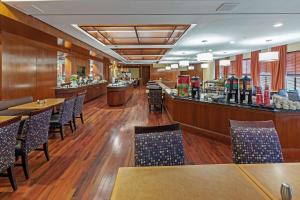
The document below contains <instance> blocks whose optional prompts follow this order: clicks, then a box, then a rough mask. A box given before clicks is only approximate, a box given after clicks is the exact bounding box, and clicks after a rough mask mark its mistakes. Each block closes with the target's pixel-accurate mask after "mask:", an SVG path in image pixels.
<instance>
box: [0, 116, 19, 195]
mask: <svg viewBox="0 0 300 200" xmlns="http://www.w3.org/2000/svg"><path fill="white" fill-rule="evenodd" d="M20 120H21V116H20V117H15V118H13V119H11V120H8V121H5V122H2V123H0V172H1V175H3V176H8V177H9V181H10V184H11V186H12V188H13V189H14V190H17V183H16V180H15V175H14V162H15V146H16V139H17V134H18V130H19V125H20ZM3 170H7V174H2V171H3Z"/></svg>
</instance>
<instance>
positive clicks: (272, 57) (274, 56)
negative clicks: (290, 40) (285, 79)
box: [259, 51, 279, 62]
mask: <svg viewBox="0 0 300 200" xmlns="http://www.w3.org/2000/svg"><path fill="white" fill-rule="evenodd" d="M278 60H279V52H278V51H269V52H263V53H259V62H273V61H278Z"/></svg>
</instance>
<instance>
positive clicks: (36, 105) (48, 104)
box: [8, 98, 65, 110]
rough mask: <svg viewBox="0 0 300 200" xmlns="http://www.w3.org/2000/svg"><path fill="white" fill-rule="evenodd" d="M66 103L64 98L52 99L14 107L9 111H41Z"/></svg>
mask: <svg viewBox="0 0 300 200" xmlns="http://www.w3.org/2000/svg"><path fill="white" fill-rule="evenodd" d="M64 101H65V99H64V98H50V99H44V100H40V101H34V102H30V103H25V104H21V105H17V106H13V107H10V108H8V109H14V110H39V109H44V108H49V107H55V106H58V105H60V104H62V103H63V102H64Z"/></svg>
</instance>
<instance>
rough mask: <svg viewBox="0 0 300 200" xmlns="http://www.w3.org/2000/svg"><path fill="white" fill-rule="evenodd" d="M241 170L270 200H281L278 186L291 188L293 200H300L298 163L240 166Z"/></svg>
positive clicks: (299, 166) (299, 168)
mask: <svg viewBox="0 0 300 200" xmlns="http://www.w3.org/2000/svg"><path fill="white" fill-rule="evenodd" d="M239 167H240V168H241V170H242V171H243V172H244V173H245V174H246V175H247V176H248V177H249V178H250V179H251V180H252V181H253V182H255V183H256V184H257V185H258V186H259V187H260V188H261V190H263V191H264V192H265V193H266V194H267V195H268V196H269V197H270V198H271V199H281V194H280V186H281V184H282V183H286V184H288V185H290V186H291V189H292V195H293V200H297V199H300V163H280V164H249V165H240V166H239Z"/></svg>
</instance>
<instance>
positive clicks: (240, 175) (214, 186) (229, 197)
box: [111, 163, 300, 200]
mask: <svg viewBox="0 0 300 200" xmlns="http://www.w3.org/2000/svg"><path fill="white" fill-rule="evenodd" d="M299 172H300V163H293V164H287V163H284V164H253V165H237V164H218V165H185V166H159V167H122V168H119V171H118V174H117V177H116V181H115V185H114V189H113V192H112V196H111V200H129V199H130V200H138V199H143V200H150V199H151V200H158V199H164V200H171V199H172V200H177V199H178V200H179V199H180V200H187V199H205V200H216V199H222V200H235V199H236V200H238V199H239V200H240V199H243V200H248V199H249V200H250V199H251V200H253V199H255V200H258V199H273V200H275V199H276V200H279V199H281V195H280V187H281V184H282V183H287V184H290V185H291V187H292V190H293V199H300V197H299V190H300V174H299Z"/></svg>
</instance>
